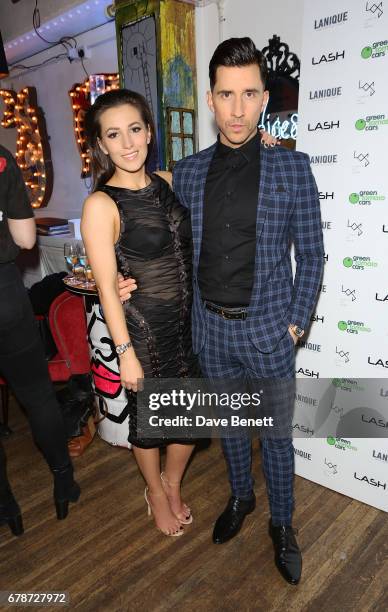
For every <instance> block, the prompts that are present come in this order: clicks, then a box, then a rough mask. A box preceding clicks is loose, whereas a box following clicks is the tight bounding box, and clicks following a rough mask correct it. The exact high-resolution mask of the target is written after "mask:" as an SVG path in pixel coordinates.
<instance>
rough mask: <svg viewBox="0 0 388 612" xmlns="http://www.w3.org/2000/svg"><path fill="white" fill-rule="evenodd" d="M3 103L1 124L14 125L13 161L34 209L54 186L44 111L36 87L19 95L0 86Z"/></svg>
mask: <svg viewBox="0 0 388 612" xmlns="http://www.w3.org/2000/svg"><path fill="white" fill-rule="evenodd" d="M0 96H1V97H2V98H3V100H4V103H5V112H4V115H3V119H2V121H1V125H2V127H4V128H14V127H16V129H17V131H18V136H17V140H16V161H17V163H18V166H19V168H20V169H21V171H22V174H23V178H24V182H25V184H26V187H27V192H28V195H29V198H30V202H31V205H32V206H33V208H40V207H42V206H47V204H48V202H49V200H50V197H51V193H52V189H53V165H52V161H51V150H50V145H49V141H48V135H47V131H46V121H45V119H44V115H43V111H42V109H41V108H39V107H38V103H37V96H36V89H35V87H25V88H24V89H22V90H21V91H20V92H19V93H18V94H16V92H15V91H12V90H11V89H1V90H0Z"/></svg>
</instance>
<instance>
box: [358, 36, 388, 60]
mask: <svg viewBox="0 0 388 612" xmlns="http://www.w3.org/2000/svg"><path fill="white" fill-rule="evenodd" d="M387 52H388V40H377V41H376V42H373V43H370V45H367V46H366V47H363V49H361V57H362V58H363V59H371V58H372V59H374V58H376V57H385V54H386V53H387Z"/></svg>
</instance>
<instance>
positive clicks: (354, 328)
mask: <svg viewBox="0 0 388 612" xmlns="http://www.w3.org/2000/svg"><path fill="white" fill-rule="evenodd" d="M337 327H338V329H339V330H340V331H346V332H347V333H348V334H360V333H362V332H365V333H370V332H371V331H372V330H371V328H370V327H368V326H367V325H365V323H364V322H363V321H350V320H348V321H338V323H337Z"/></svg>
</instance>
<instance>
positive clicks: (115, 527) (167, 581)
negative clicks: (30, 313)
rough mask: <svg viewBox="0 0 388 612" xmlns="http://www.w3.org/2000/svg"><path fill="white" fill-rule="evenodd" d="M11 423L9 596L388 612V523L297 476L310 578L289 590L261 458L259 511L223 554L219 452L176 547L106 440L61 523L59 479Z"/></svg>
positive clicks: (207, 457)
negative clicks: (280, 568) (218, 540)
mask: <svg viewBox="0 0 388 612" xmlns="http://www.w3.org/2000/svg"><path fill="white" fill-rule="evenodd" d="M10 424H11V426H12V427H13V429H14V434H13V436H12V437H11V438H10V439H9V440H6V441H5V442H4V446H5V449H6V452H7V455H8V459H9V461H8V466H9V476H10V480H11V482H12V485H13V489H14V492H15V496H16V497H17V499H18V501H19V503H20V505H21V507H22V511H23V518H24V526H25V533H24V535H23V536H22V537H20V538H15V537H13V536H11V535H10V532H9V530H8V529H7V528H6V527H1V528H0V590H12V589H17V590H18V591H40V592H42V591H49V590H54V591H56V592H58V591H63V590H64V591H68V592H69V593H70V599H71V603H70V609H71V610H85V611H88V610H90V611H92V610H93V611H99V610H101V611H104V612H105V611H109V612H110V611H115V610H118V611H126V610H129V611H132V610H133V611H138V610H141V611H143V612H153V611H165V610H174V611H179V612H186V611H187V612H188V611H194V610H195V611H200V612H207V611H209V612H210V611H212V612H213V611H218V610H220V611H221V610H222V611H223V612H224V611H233V612H234V611H239V612H240V611H250V610H252V611H258V612H261V611H263V612H270V611H275V610H285V611H286V612H288V611H289V610H293V611H294V610H295V611H297V612H302V611H303V612H304V611H309V612H326V611H327V612H346V611H348V610H349V611H352V612H354V611H357V612H359V611H361V612H364V611H369V610H370V611H374V612H386V611H387V610H388V563H387V559H388V554H387V552H388V548H387V546H388V544H387V543H388V520H387V515H386V514H385V513H383V512H381V511H379V510H376V509H373V508H370V507H369V506H366V505H364V504H362V503H359V502H356V501H352V500H351V499H349V498H347V497H344V496H342V495H339V494H337V493H334V492H331V491H329V490H327V489H324V488H323V487H321V486H319V485H316V484H313V483H311V482H309V481H307V480H304V479H303V478H299V477H296V507H297V510H296V514H295V519H294V525H295V526H296V527H298V528H299V536H298V539H299V543H300V545H301V548H302V551H303V560H304V570H303V579H302V582H301V583H300V585H299V586H298V587H292V586H289V585H287V583H285V582H284V581H283V579H282V578H281V577H280V576H279V574H278V572H277V570H276V569H275V567H274V564H273V551H272V545H271V542H270V540H269V537H268V535H267V522H268V504H267V500H266V495H265V492H264V482H263V476H262V472H261V469H260V465H259V459H258V450H257V448H255V461H254V476H255V479H256V495H257V498H258V504H257V508H256V510H255V512H254V513H253V514H251V515H250V516H249V517H248V518H247V519H246V521H245V524H244V527H243V530H242V531H241V532H240V534H239V536H238V537H236V538H235V539H233V540H232V541H231V542H229V543H227V544H224V545H222V546H215V545H213V544H212V541H211V532H212V526H213V523H214V520H215V519H216V517H217V515H218V514H219V513H220V511H221V510H222V509H223V507H224V504H225V501H226V499H227V497H228V485H227V479H226V472H225V463H224V459H223V456H222V454H221V451H220V447H219V444H218V442H217V441H215V442H213V443H212V445H211V447H210V448H208V449H205V450H202V451H200V452H198V453H197V454H196V456H195V458H194V460H193V462H192V464H191V467H190V469H189V472H188V474H187V476H186V480H185V483H184V494H185V499H187V501H188V502H189V503H190V505H191V507H192V509H193V514H194V523H193V525H191V526H190V527H189V528H187V530H186V533H185V535H184V536H183V537H182V538H177V539H174V538H167V537H165V536H163V535H161V534H160V532H158V531H156V529H155V528H154V526H153V522H152V520H151V519H148V517H147V515H146V508H145V504H144V500H143V497H142V493H143V483H142V479H141V477H140V476H139V473H138V470H137V468H136V465H135V462H134V459H133V457H132V454H131V453H130V452H129V451H127V450H123V449H118V448H114V447H110V446H109V445H107V444H106V443H105V442H103V441H101V440H100V439H99V438H98V437H96V438H95V440H94V442H93V444H92V446H90V447H89V449H88V450H87V452H86V453H85V454H84V455H83V456H82V457H80V458H79V459H77V460H76V462H75V465H76V472H77V480H78V481H79V483H80V485H81V487H82V497H81V499H80V501H79V503H78V504H77V505H72V506H71V512H70V514H69V517H68V518H67V519H66V520H65V521H62V522H58V521H57V520H56V518H55V516H54V508H53V504H52V500H51V477H50V475H49V473H48V470H47V468H46V465H45V463H44V462H43V460H42V458H41V456H40V454H39V453H38V451H37V450H36V448H35V447H34V445H33V443H32V440H31V436H30V432H29V429H28V427H27V425H26V422H25V419H24V416H23V415H21V413H20V411H19V409H18V408H17V407H16V405H15V404H14V403H12V406H11V423H10ZM20 609H22V608H20ZM38 609H39V608H38ZM41 609H42V610H43V608H41ZM47 609H49V610H51V609H53V608H45V610H47Z"/></svg>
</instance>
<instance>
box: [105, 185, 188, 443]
mask: <svg viewBox="0 0 388 612" xmlns="http://www.w3.org/2000/svg"><path fill="white" fill-rule="evenodd" d="M101 191H104V193H106V194H107V195H109V196H110V197H111V198H112V200H114V202H115V203H116V205H117V208H118V210H119V214H120V221H121V223H120V236H119V239H118V241H117V243H116V245H115V251H116V260H117V268H118V270H119V272H121V274H122V275H123V276H124V277H126V278H127V277H132V278H134V279H135V280H136V284H137V289H136V291H134V292H133V293H132V296H131V299H130V300H128V301H127V302H126V303H125V304H124V313H125V319H126V322H127V327H128V332H129V337H130V338H131V341H132V343H133V347H134V349H135V352H136V356H137V358H138V359H139V361H140V363H141V365H142V367H143V370H144V376H145V378H149V377H162V378H181V377H193V378H195V377H198V376H200V372H199V367H198V363H197V360H196V358H195V356H194V354H193V352H192V347H191V301H192V284H191V283H192V279H191V267H192V238H191V224H190V213H189V211H188V210H187V209H186V208H184V207H183V206H181V205H180V204H179V202H178V200H177V199H176V198H175V196H174V194H173V192H172V191H171V189H170V186H169V185H168V183H167V182H166V181H164V180H163V179H162V178H160V177H159V176H158V175H155V174H154V175H152V180H151V183H150V185H148V186H147V187H144V188H143V189H140V190H136V191H132V190H130V189H125V188H122V187H113V186H111V185H105V187H103V188H102V189H101ZM127 396H128V410H129V436H128V441H129V442H130V443H131V444H133V445H134V446H139V447H141V448H153V447H158V446H163V445H165V444H166V443H169V442H181V443H193V441H192V440H190V439H187V440H176V439H174V440H173V439H150V438H142V437H139V436H138V434H137V420H138V419H137V407H136V394H134V393H132V392H127Z"/></svg>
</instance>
